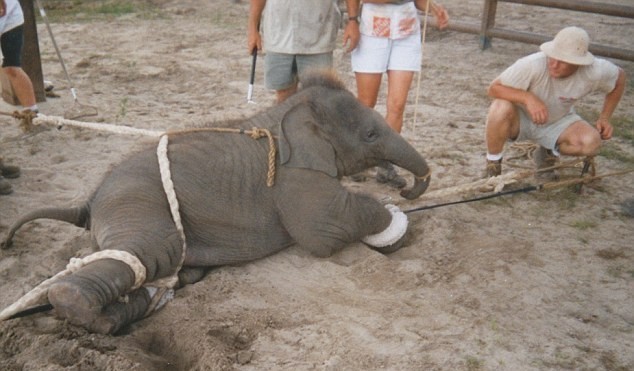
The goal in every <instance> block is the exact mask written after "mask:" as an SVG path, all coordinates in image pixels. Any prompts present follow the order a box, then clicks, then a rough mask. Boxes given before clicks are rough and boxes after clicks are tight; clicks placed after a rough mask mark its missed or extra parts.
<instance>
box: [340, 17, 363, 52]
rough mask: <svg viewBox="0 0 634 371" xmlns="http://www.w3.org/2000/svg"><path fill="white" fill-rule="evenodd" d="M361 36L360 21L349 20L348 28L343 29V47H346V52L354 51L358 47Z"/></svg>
mask: <svg viewBox="0 0 634 371" xmlns="http://www.w3.org/2000/svg"><path fill="white" fill-rule="evenodd" d="M360 38H361V33H360V32H359V23H358V22H357V21H351V20H350V21H348V24H347V25H346V29H345V30H344V31H343V47H344V48H345V49H346V53H349V52H351V51H353V50H354V48H356V47H357V44H359V39H360ZM346 45H347V47H346Z"/></svg>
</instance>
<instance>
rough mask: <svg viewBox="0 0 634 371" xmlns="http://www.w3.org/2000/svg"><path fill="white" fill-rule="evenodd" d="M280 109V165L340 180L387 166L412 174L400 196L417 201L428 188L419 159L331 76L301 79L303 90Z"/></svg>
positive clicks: (380, 120) (424, 170) (426, 173)
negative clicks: (321, 173) (391, 164)
mask: <svg viewBox="0 0 634 371" xmlns="http://www.w3.org/2000/svg"><path fill="white" fill-rule="evenodd" d="M283 106H284V107H286V108H287V111H286V113H285V115H284V118H283V119H282V122H281V126H282V127H281V130H280V134H281V135H280V136H281V138H280V159H281V162H282V164H284V165H285V166H291V167H300V168H309V169H315V170H318V171H322V172H325V173H327V174H329V175H330V176H333V177H341V176H344V175H352V174H356V173H358V172H360V171H363V170H365V169H368V168H370V167H373V166H377V165H380V164H381V163H384V162H386V161H387V162H391V163H393V164H394V165H397V166H399V167H401V168H403V169H406V170H408V171H410V172H412V173H413V174H414V177H415V183H414V186H413V187H412V188H411V189H405V190H403V191H401V196H403V197H405V198H407V199H414V198H417V197H419V196H420V195H421V194H423V192H425V190H426V189H427V187H428V186H429V180H430V177H429V174H430V171H429V167H428V166H427V163H426V162H425V159H424V158H423V156H422V155H421V154H420V153H418V151H416V150H415V149H414V148H413V147H412V146H411V145H410V144H409V143H408V142H407V141H406V140H405V139H403V137H402V136H401V135H400V134H398V133H397V132H395V131H394V130H392V128H390V127H389V126H388V124H387V122H386V121H385V119H384V118H383V117H382V116H381V115H380V114H379V113H378V112H376V111H375V110H373V109H371V108H368V107H366V106H364V105H362V104H361V103H360V102H359V101H358V100H357V99H356V98H355V97H354V95H352V93H350V92H349V91H348V90H347V89H346V88H345V87H344V85H343V84H342V83H341V82H340V81H339V80H337V79H336V78H335V77H334V76H333V75H332V74H327V73H318V74H313V75H311V76H310V77H307V78H305V79H304V80H303V86H302V89H301V90H300V91H299V92H298V93H297V94H295V95H294V96H292V97H290V98H289V99H288V100H287V101H286V102H284V104H283Z"/></svg>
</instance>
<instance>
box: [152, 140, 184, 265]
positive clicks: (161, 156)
mask: <svg viewBox="0 0 634 371" xmlns="http://www.w3.org/2000/svg"><path fill="white" fill-rule="evenodd" d="M167 142H168V136H167V135H163V136H162V137H161V140H159V144H158V147H157V149H156V155H157V156H158V161H159V170H160V172H161V181H162V182H163V189H164V190H165V194H166V196H167V201H168V202H169V205H170V211H171V212H172V219H174V224H175V225H176V230H177V231H178V234H179V236H180V238H181V240H182V241H183V252H182V254H181V259H180V262H179V264H178V269H177V270H176V273H175V274H178V271H179V270H180V268H181V267H182V265H183V262H184V261H185V251H186V249H187V243H186V240H185V229H184V228H183V223H182V222H181V215H180V212H179V206H178V199H177V198H176V191H175V190H174V182H172V173H171V171H170V163H169V159H168V158H167Z"/></svg>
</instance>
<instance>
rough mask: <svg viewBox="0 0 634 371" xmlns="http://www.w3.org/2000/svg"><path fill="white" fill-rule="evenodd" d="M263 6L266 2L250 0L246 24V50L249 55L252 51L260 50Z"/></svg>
mask: <svg viewBox="0 0 634 371" xmlns="http://www.w3.org/2000/svg"><path fill="white" fill-rule="evenodd" d="M265 5H266V0H251V5H250V6H249V21H248V23H247V48H248V50H249V54H252V53H253V50H254V49H257V50H261V49H262V37H261V36H260V19H261V18H262V11H263V10H264V6H265Z"/></svg>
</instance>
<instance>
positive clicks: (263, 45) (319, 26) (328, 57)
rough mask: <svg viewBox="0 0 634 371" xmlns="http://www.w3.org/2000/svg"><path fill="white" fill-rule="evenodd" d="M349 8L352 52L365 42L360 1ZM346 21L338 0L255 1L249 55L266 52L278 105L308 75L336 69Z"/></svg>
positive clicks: (347, 33)
mask: <svg viewBox="0 0 634 371" xmlns="http://www.w3.org/2000/svg"><path fill="white" fill-rule="evenodd" d="M346 6H347V11H348V14H349V15H350V17H349V18H348V23H347V25H346V28H345V30H344V34H343V44H344V46H345V45H346V44H347V51H351V50H352V49H354V48H355V47H356V46H357V43H358V41H359V24H358V21H357V14H358V13H357V12H358V9H359V0H346ZM261 19H262V35H260V30H259V25H260V20H261ZM340 22H341V13H340V11H339V7H338V5H337V0H251V6H250V9H249V21H248V24H247V31H248V34H247V47H248V50H249V53H253V52H254V50H255V49H256V48H257V50H262V49H264V51H265V52H266V54H265V57H264V70H265V72H264V82H265V85H266V87H267V88H268V89H271V90H275V92H276V96H277V102H278V103H280V102H283V101H284V100H285V99H286V98H288V97H289V96H290V95H292V94H293V93H295V92H296V91H297V87H298V83H299V81H300V80H301V77H302V76H303V75H305V74H306V73H307V72H308V71H310V70H315V69H331V68H332V53H333V50H334V49H335V46H336V41H337V40H336V39H337V31H338V29H339V24H340Z"/></svg>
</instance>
